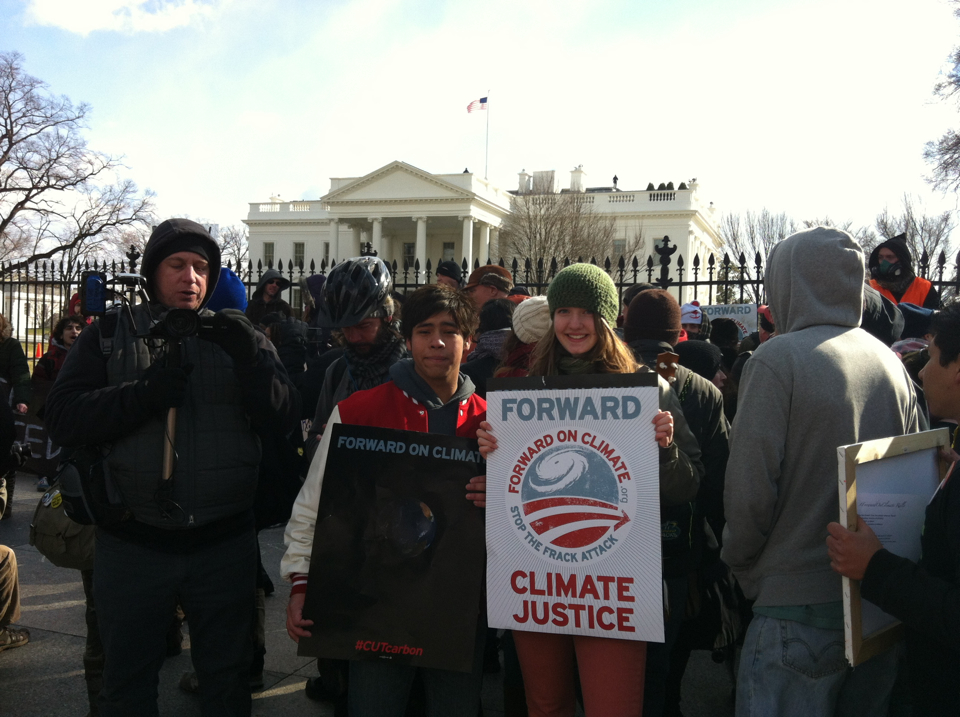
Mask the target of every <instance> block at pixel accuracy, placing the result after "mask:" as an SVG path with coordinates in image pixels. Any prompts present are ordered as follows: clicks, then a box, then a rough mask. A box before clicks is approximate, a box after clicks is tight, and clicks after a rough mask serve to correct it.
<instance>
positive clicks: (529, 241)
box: [500, 182, 632, 261]
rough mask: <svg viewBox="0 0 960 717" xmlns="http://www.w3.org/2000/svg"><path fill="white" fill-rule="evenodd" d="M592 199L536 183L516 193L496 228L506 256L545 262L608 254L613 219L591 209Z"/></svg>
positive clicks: (613, 226)
mask: <svg viewBox="0 0 960 717" xmlns="http://www.w3.org/2000/svg"><path fill="white" fill-rule="evenodd" d="M593 200H594V197H593V195H592V194H588V193H585V192H559V193H558V192H555V191H554V189H553V187H552V186H546V185H541V183H539V182H537V183H535V184H534V187H533V191H531V192H529V193H524V194H518V195H516V196H515V197H514V198H513V200H512V202H511V210H510V214H509V215H508V216H507V218H506V219H504V221H503V225H502V226H501V228H500V242H501V246H502V247H503V248H504V249H505V250H506V251H505V253H506V255H507V257H517V258H526V257H531V258H534V259H539V258H543V259H546V260H547V261H549V260H550V259H551V258H553V257H582V258H583V259H584V260H589V259H590V258H597V259H598V260H600V259H601V258H605V257H608V256H610V255H611V254H612V253H613V240H614V238H615V235H616V230H615V221H614V219H613V217H610V216H606V215H603V214H600V213H599V212H596V211H594V209H593ZM624 253H625V254H626V253H627V252H626V251H625V252H624ZM630 255H631V256H632V253H631V254H630Z"/></svg>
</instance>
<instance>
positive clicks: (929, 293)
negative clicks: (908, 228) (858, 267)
mask: <svg viewBox="0 0 960 717" xmlns="http://www.w3.org/2000/svg"><path fill="white" fill-rule="evenodd" d="M867 265H868V267H869V268H870V286H872V287H873V288H874V289H876V290H877V291H879V292H880V293H881V294H882V295H883V296H885V297H887V298H888V299H890V301H892V302H894V303H895V304H899V303H901V302H902V303H905V304H916V305H917V306H922V307H924V308H925V309H939V308H940V292H938V291H937V290H936V289H935V288H934V287H933V284H931V283H930V282H929V281H927V280H926V279H921V278H920V277H919V276H917V275H916V274H915V273H914V272H913V260H912V258H911V257H910V250H909V249H908V248H907V235H906V234H898V235H897V236H895V237H893V239H887V241H885V242H883V244H880V245H878V246H877V248H876V249H874V250H873V251H872V252H871V253H870V261H869V262H868V263H867Z"/></svg>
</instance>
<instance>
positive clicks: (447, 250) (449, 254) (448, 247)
mask: <svg viewBox="0 0 960 717" xmlns="http://www.w3.org/2000/svg"><path fill="white" fill-rule="evenodd" d="M453 246H454V244H453V242H452V241H445V242H444V243H443V260H444V261H452V260H453Z"/></svg>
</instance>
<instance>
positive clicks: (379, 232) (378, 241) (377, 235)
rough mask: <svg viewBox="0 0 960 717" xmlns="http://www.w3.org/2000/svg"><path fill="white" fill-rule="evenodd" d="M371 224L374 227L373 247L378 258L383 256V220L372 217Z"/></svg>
mask: <svg viewBox="0 0 960 717" xmlns="http://www.w3.org/2000/svg"><path fill="white" fill-rule="evenodd" d="M369 221H370V223H371V224H372V225H373V239H372V240H371V243H372V244H373V246H372V247H371V248H372V249H373V251H374V253H375V254H376V255H377V256H380V255H381V254H383V246H382V245H383V220H382V219H381V218H380V217H370V220H369Z"/></svg>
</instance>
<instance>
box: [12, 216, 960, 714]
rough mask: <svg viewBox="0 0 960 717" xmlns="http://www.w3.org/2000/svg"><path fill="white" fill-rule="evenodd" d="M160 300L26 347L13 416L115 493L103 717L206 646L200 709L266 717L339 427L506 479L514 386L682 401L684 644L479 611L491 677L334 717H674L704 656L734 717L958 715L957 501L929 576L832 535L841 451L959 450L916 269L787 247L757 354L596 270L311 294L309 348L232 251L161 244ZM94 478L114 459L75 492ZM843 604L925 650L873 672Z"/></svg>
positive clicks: (460, 678)
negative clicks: (494, 460)
mask: <svg viewBox="0 0 960 717" xmlns="http://www.w3.org/2000/svg"><path fill="white" fill-rule="evenodd" d="M142 274H143V277H144V282H145V290H146V295H147V297H148V299H149V300H148V301H146V302H144V303H140V304H138V305H136V306H126V305H124V306H119V305H118V306H117V307H116V308H115V309H114V310H111V311H108V312H107V313H106V315H105V316H103V317H102V318H100V319H99V320H97V321H94V322H92V323H88V321H87V319H85V318H83V317H81V316H79V315H77V314H76V313H75V312H74V310H73V309H74V305H73V302H72V305H71V311H70V312H69V314H68V315H67V316H66V317H64V318H63V319H62V320H60V321H59V323H57V325H56V328H55V330H54V332H53V336H52V340H51V345H50V347H49V349H48V351H47V353H46V354H45V355H44V357H43V358H42V359H41V360H40V361H38V363H37V366H36V367H35V369H34V372H33V378H32V381H31V379H30V375H29V371H28V369H27V362H26V359H25V358H24V357H23V352H22V349H19V353H18V347H19V344H18V343H17V342H16V341H15V340H13V339H10V338H9V335H10V331H9V325H8V324H5V323H4V322H3V321H0V330H2V329H6V330H5V332H4V335H5V336H7V337H8V338H7V339H5V341H4V342H3V343H0V373H3V374H4V376H5V377H6V378H7V379H8V381H9V382H10V384H11V385H12V386H13V391H14V396H13V399H12V405H13V406H14V410H17V411H21V412H25V411H26V410H27V409H28V406H29V405H30V402H31V401H32V400H34V398H33V395H32V394H31V386H34V387H39V386H48V385H51V384H52V387H50V388H49V392H48V393H47V392H46V390H45V389H44V390H40V389H39V388H38V390H37V391H35V394H36V395H42V394H43V393H46V396H45V398H44V399H43V406H42V418H43V420H44V421H45V423H46V426H47V428H48V430H49V433H50V436H51V439H52V440H53V441H55V443H56V444H57V445H58V446H61V447H62V458H63V459H64V461H65V462H66V461H73V462H74V463H75V464H77V466H78V469H79V470H81V471H82V475H83V477H84V480H85V481H87V482H88V483H89V485H91V486H94V487H95V488H96V487H98V486H99V487H100V488H102V490H101V491H100V492H99V493H98V492H97V491H96V490H93V491H92V492H91V496H93V497H91V500H92V501H93V502H96V500H97V499H96V496H97V495H99V496H100V500H101V501H102V502H103V505H99V506H95V507H97V508H98V509H99V512H98V515H99V518H98V520H97V527H96V529H95V530H96V547H95V566H94V569H93V570H92V571H84V574H83V583H84V587H85V591H86V594H87V611H88V612H87V618H88V619H87V623H88V631H89V632H90V633H91V634H89V635H88V641H87V652H86V654H85V656H84V667H85V676H86V678H87V685H88V692H89V694H90V714H92V715H97V714H99V715H105V716H112V715H134V714H135V715H150V714H157V713H158V712H157V679H158V677H157V676H158V671H159V669H160V666H161V664H162V662H163V660H164V658H165V657H166V656H168V655H170V654H176V653H177V652H179V650H180V639H181V632H180V626H181V621H182V620H183V619H186V621H187V622H188V624H189V629H190V637H191V657H192V661H193V666H194V668H195V671H194V672H190V673H187V674H185V675H184V676H183V679H182V680H181V682H180V686H181V688H182V689H184V690H185V691H188V692H193V693H196V694H197V696H198V699H199V702H200V707H201V711H202V712H203V714H206V715H221V714H222V715H245V714H246V715H248V714H250V711H251V691H255V690H257V689H260V688H262V687H263V661H264V653H265V648H264V639H263V620H262V615H263V600H264V598H265V596H266V595H268V594H269V593H271V592H273V591H274V589H275V586H274V584H273V581H272V579H271V577H270V576H269V575H268V574H267V573H266V571H265V570H264V569H263V566H262V563H261V561H260V556H259V545H258V542H257V533H258V531H259V530H261V529H263V528H266V527H269V526H274V525H279V524H285V525H286V529H285V542H286V545H287V549H286V553H285V555H284V557H283V560H282V563H281V576H280V577H282V578H283V580H285V581H288V582H289V583H290V584H291V590H290V596H289V601H288V605H287V623H286V625H287V632H288V634H289V635H290V637H291V639H293V640H294V641H299V640H300V639H302V638H305V637H310V636H311V628H312V627H313V621H311V620H310V619H307V618H305V617H304V606H305V597H306V593H307V586H308V575H309V574H310V571H311V566H310V562H311V561H310V558H311V550H312V548H313V542H314V534H315V530H316V526H317V523H318V520H319V519H320V518H319V517H318V505H319V502H320V495H321V491H322V489H323V482H324V474H325V470H326V457H327V455H328V453H329V451H330V436H331V434H332V431H331V427H332V426H333V425H336V424H338V423H344V424H353V425H360V426H373V427H381V428H395V429H404V430H408V431H419V432H423V433H432V434H440V435H447V436H459V437H463V438H471V439H474V438H475V439H477V440H478V442H479V447H480V451H481V453H482V454H483V455H484V456H485V457H486V456H489V455H490V454H491V453H492V452H494V451H496V450H497V436H496V435H495V432H494V430H493V428H492V427H491V425H490V424H489V423H487V422H486V402H485V396H486V392H487V382H488V381H489V380H490V379H492V378H495V377H497V378H499V377H521V376H559V375H563V376H576V375H595V374H621V373H635V372H638V371H639V372H648V373H652V374H654V377H655V380H656V383H657V385H658V387H659V389H658V392H659V410H658V411H657V413H656V416H655V418H654V419H653V423H654V426H653V434H654V440H655V441H656V443H657V445H658V449H657V451H658V456H659V494H660V523H661V548H662V556H663V560H662V571H663V596H664V642H662V643H646V642H643V641H636V640H620V639H611V638H600V637H590V636H583V635H576V636H574V635H559V634H552V633H544V632H529V631H502V630H501V631H498V630H494V629H490V628H489V627H488V626H487V623H486V617H485V614H486V613H485V608H484V605H483V604H482V601H481V604H480V605H478V606H477V610H476V611H471V612H470V614H464V615H463V620H464V621H467V623H466V624H469V625H471V626H473V625H475V632H476V641H475V648H474V656H473V667H472V671H471V672H469V673H467V672H458V671H453V670H445V669H439V668H416V667H413V666H411V665H410V664H406V663H398V662H395V661H389V660H376V659H374V660H351V661H342V660H332V659H319V660H318V662H317V667H318V674H317V676H316V677H314V678H312V679H310V680H309V681H308V683H307V686H306V693H307V696H308V697H310V698H312V699H316V700H324V701H329V702H332V703H333V705H334V710H335V714H337V715H338V716H340V715H351V716H353V717H367V716H374V715H377V716H379V715H396V716H397V717H401V716H403V715H418V714H426V715H430V716H431V717H447V716H454V717H455V716H457V715H463V716H464V717H467V716H469V717H474V715H476V714H478V713H482V709H481V707H480V690H481V684H482V677H483V674H484V673H485V672H491V671H501V670H502V671H503V691H504V694H503V702H504V711H505V714H507V715H509V716H510V717H519V716H520V715H531V716H534V717H547V716H554V715H564V716H567V715H569V716H572V715H573V714H574V713H575V711H576V709H577V705H578V703H579V704H581V705H582V706H583V709H584V711H585V713H586V714H587V715H588V716H589V717H593V716H594V715H596V716H600V717H607V716H610V717H618V716H620V715H623V716H624V717H626V716H635V715H641V714H643V715H648V716H651V715H652V716H660V715H666V716H669V717H675V716H677V715H680V714H681V690H680V687H681V682H682V680H683V676H684V673H685V670H686V666H687V662H688V660H689V658H690V655H691V652H692V651H693V650H695V649H707V650H711V651H712V652H713V655H714V659H715V660H717V661H730V663H731V664H733V661H734V660H735V656H736V655H737V654H738V653H739V670H738V672H737V675H736V686H735V699H736V714H737V715H738V716H741V715H742V716H747V715H756V716H758V717H759V716H763V717H766V716H768V715H843V716H847V715H864V716H873V715H886V714H890V715H916V716H917V717H920V716H921V715H923V716H925V715H948V714H949V715H955V714H958V713H960V680H958V679H957V678H958V677H960V667H958V664H960V662H958V659H957V658H960V493H958V489H957V488H956V481H951V480H950V478H949V473H948V474H947V478H946V479H945V480H944V481H943V483H942V484H941V486H940V488H939V489H938V491H937V493H936V494H935V495H934V496H933V497H932V499H931V502H930V505H929V506H928V508H927V512H926V520H925V524H924V528H923V532H922V538H921V540H922V545H923V557H922V558H921V560H920V561H919V563H914V562H912V561H910V560H908V559H906V558H903V557H899V556H897V555H895V554H893V553H891V552H889V551H887V550H885V549H884V548H883V546H882V545H881V544H880V542H879V540H878V539H877V538H876V536H875V535H874V534H873V532H872V531H871V529H870V527H869V526H868V525H866V524H865V523H863V522H861V523H860V524H859V525H858V526H856V527H857V529H856V530H848V529H847V528H844V527H842V526H841V525H839V524H838V523H837V522H836V521H837V518H838V494H837V488H836V481H837V468H836V465H837V463H836V460H837V459H836V449H837V446H840V445H847V444H855V443H859V442H862V441H866V440H871V439H875V438H885V437H890V436H898V435H905V434H909V433H913V432H916V431H919V430H924V429H927V428H929V427H931V426H934V427H937V426H948V427H951V429H953V428H955V426H956V423H957V421H958V420H960V303H947V304H946V305H945V306H943V307H941V306H940V301H941V297H940V296H939V294H938V293H937V291H936V290H935V289H934V288H933V286H932V285H931V284H930V282H927V281H925V280H924V279H921V278H918V277H917V276H916V275H915V274H914V272H913V269H912V263H911V258H910V254H909V252H908V251H907V249H906V243H905V240H904V237H895V238H893V239H890V240H888V241H886V242H884V243H883V244H881V245H880V246H878V247H877V248H876V249H875V250H874V251H873V252H872V253H871V255H870V256H869V258H868V259H866V260H865V257H864V253H863V251H862V250H861V248H860V247H859V246H858V245H857V243H856V242H855V240H854V239H853V238H852V237H851V236H850V235H849V234H847V233H846V232H843V231H839V230H836V229H831V228H824V227H819V228H815V229H810V230H806V231H803V232H800V233H797V234H794V235H793V236H791V237H789V238H787V239H786V240H784V241H782V242H780V243H779V244H777V245H776V246H775V247H774V248H773V250H772V251H771V254H770V256H769V258H768V264H767V271H766V276H765V291H766V295H767V297H768V300H769V303H768V304H767V305H763V306H760V307H759V310H758V327H757V331H756V332H754V333H752V334H749V335H747V336H743V337H741V334H740V332H739V330H738V328H737V325H736V324H735V323H734V322H733V321H731V320H729V319H718V318H714V319H713V320H711V319H710V318H709V317H708V316H707V314H706V313H705V312H704V311H703V307H701V306H700V305H699V304H698V303H697V302H690V303H687V304H683V305H680V304H679V303H678V301H677V300H676V298H675V297H674V295H673V294H671V293H670V292H668V291H665V290H662V289H659V288H657V287H655V286H651V285H645V284H637V285H634V286H630V287H628V288H626V289H625V290H624V291H622V293H621V291H620V290H619V289H618V287H617V286H616V285H615V284H614V282H613V280H612V279H611V278H610V277H609V275H608V274H607V273H606V272H604V271H603V270H602V269H600V268H598V267H597V266H594V265H591V264H573V265H571V266H568V267H566V268H564V269H563V270H561V271H560V272H558V273H557V275H556V276H555V277H554V278H553V279H552V281H551V282H550V284H549V287H548V288H547V290H546V293H545V295H543V296H531V295H530V292H529V291H528V290H527V289H526V288H525V287H523V286H516V285H515V284H514V277H513V276H512V275H511V274H510V272H509V271H507V270H506V269H504V268H503V267H500V266H496V265H492V264H491V265H487V266H483V267H480V268H478V269H476V270H475V271H473V272H472V273H471V274H470V275H469V276H467V277H464V275H463V274H462V272H461V269H460V267H459V266H458V265H457V264H456V263H455V262H448V261H445V262H441V263H440V264H439V265H438V267H437V271H436V283H435V284H429V285H426V286H422V287H420V288H418V289H417V290H416V291H413V292H411V293H408V294H406V295H402V294H399V293H397V292H395V291H393V287H392V284H391V277H390V274H389V271H388V269H387V266H386V265H385V264H384V263H383V262H382V261H381V260H380V259H378V258H376V257H359V258H355V259H349V260H346V261H343V262H341V263H339V264H337V265H335V267H334V268H333V269H331V270H330V272H329V273H328V274H327V275H326V276H312V277H310V278H309V279H308V280H306V281H305V282H304V285H303V286H302V287H301V288H302V291H301V296H302V297H303V298H304V304H305V309H304V314H303V315H302V316H294V311H293V309H292V308H291V306H290V304H289V303H287V302H286V301H284V300H283V298H282V295H283V292H284V291H287V290H289V288H290V282H289V281H288V280H286V279H285V278H284V277H283V276H282V275H281V274H280V273H279V272H276V271H273V270H270V271H267V272H265V273H264V274H263V275H262V277H261V278H260V281H259V283H258V285H257V287H256V289H255V291H254V292H253V296H252V298H251V299H250V300H249V301H248V300H247V297H246V290H245V287H244V285H243V283H242V282H241V281H240V279H239V278H238V277H236V276H235V275H234V274H233V273H232V272H230V270H229V269H227V268H224V267H221V265H220V252H219V249H218V247H217V244H216V242H215V241H214V240H213V239H212V238H211V237H210V235H209V234H208V233H207V231H206V230H205V229H204V228H203V227H202V226H200V225H199V224H196V223H194V222H192V221H189V220H185V219H171V220H168V221H165V222H163V223H162V224H160V225H159V226H158V227H156V229H155V230H154V232H153V234H152V235H151V237H150V240H149V242H148V244H147V246H146V249H145V252H144V256H143V265H142ZM174 309H181V310H186V311H188V312H196V313H199V315H200V317H201V322H200V324H199V328H197V329H195V330H194V331H193V332H188V333H186V334H184V335H180V334H175V333H171V331H172V330H171V329H170V326H169V322H170V316H171V314H170V313H169V312H170V311H171V310H174ZM10 342H12V343H10ZM11 415H12V414H11ZM0 423H3V422H2V421H0ZM8 423H9V424H10V425H12V420H10V421H8ZM2 429H3V425H0V432H2ZM2 439H3V436H2V435H0V440H2ZM11 441H12V438H11ZM91 447H92V448H93V449H94V454H95V455H96V456H97V459H96V460H93V461H87V462H86V463H82V464H81V461H80V460H79V458H77V456H80V455H87V454H88V453H89V450H87V449H90V448H91ZM0 448H2V446H0ZM944 458H945V460H948V461H950V462H951V463H952V462H953V461H956V460H957V459H958V458H960V456H958V455H957V454H956V453H954V452H953V451H952V450H951V451H949V452H946V453H945V455H944ZM951 471H952V467H951ZM9 475H12V474H8V476H9ZM53 481H54V476H41V477H40V480H39V482H38V488H39V489H40V490H41V492H45V495H47V494H48V493H49V491H50V489H51V483H52V482H53ZM486 486H487V478H486V476H476V477H474V478H473V479H471V480H470V481H469V482H468V483H467V484H466V485H465V486H464V488H463V498H464V500H466V501H469V503H470V504H472V506H473V507H472V508H471V510H477V511H483V510H485V506H486ZM10 489H11V486H10V485H9V484H8V488H7V491H8V492H10ZM5 500H6V497H5V496H4V494H3V492H2V491H0V513H2V512H3V503H4V502H5ZM90 530H94V528H92V527H91V528H90ZM0 551H2V552H0V651H3V650H6V649H8V648H12V647H19V646H21V645H24V644H26V643H27V642H28V641H29V633H28V632H27V631H26V630H25V629H23V628H17V627H14V626H13V623H15V622H16V620H17V618H18V599H17V583H16V559H15V556H14V555H13V553H12V551H10V550H9V549H8V548H5V547H3V546H0ZM841 576H847V577H850V578H854V579H857V580H860V581H861V586H862V594H863V597H864V598H865V599H866V600H869V601H871V602H873V603H875V604H876V605H878V606H879V607H881V608H882V609H883V610H885V611H887V612H888V613H890V614H891V615H893V616H895V617H897V618H899V619H900V620H902V621H903V622H904V623H905V626H906V635H907V639H906V641H905V644H904V645H898V646H896V647H894V648H893V649H890V650H888V651H886V652H883V653H881V654H879V655H876V656H874V657H872V658H871V659H869V660H866V661H865V662H863V663H862V664H860V665H858V666H857V667H856V668H852V667H851V666H850V665H849V663H848V662H847V660H846V657H845V648H844V624H843V622H844V612H843V604H842V592H841ZM322 577H323V576H322V575H321V576H318V579H321V580H322Z"/></svg>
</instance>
